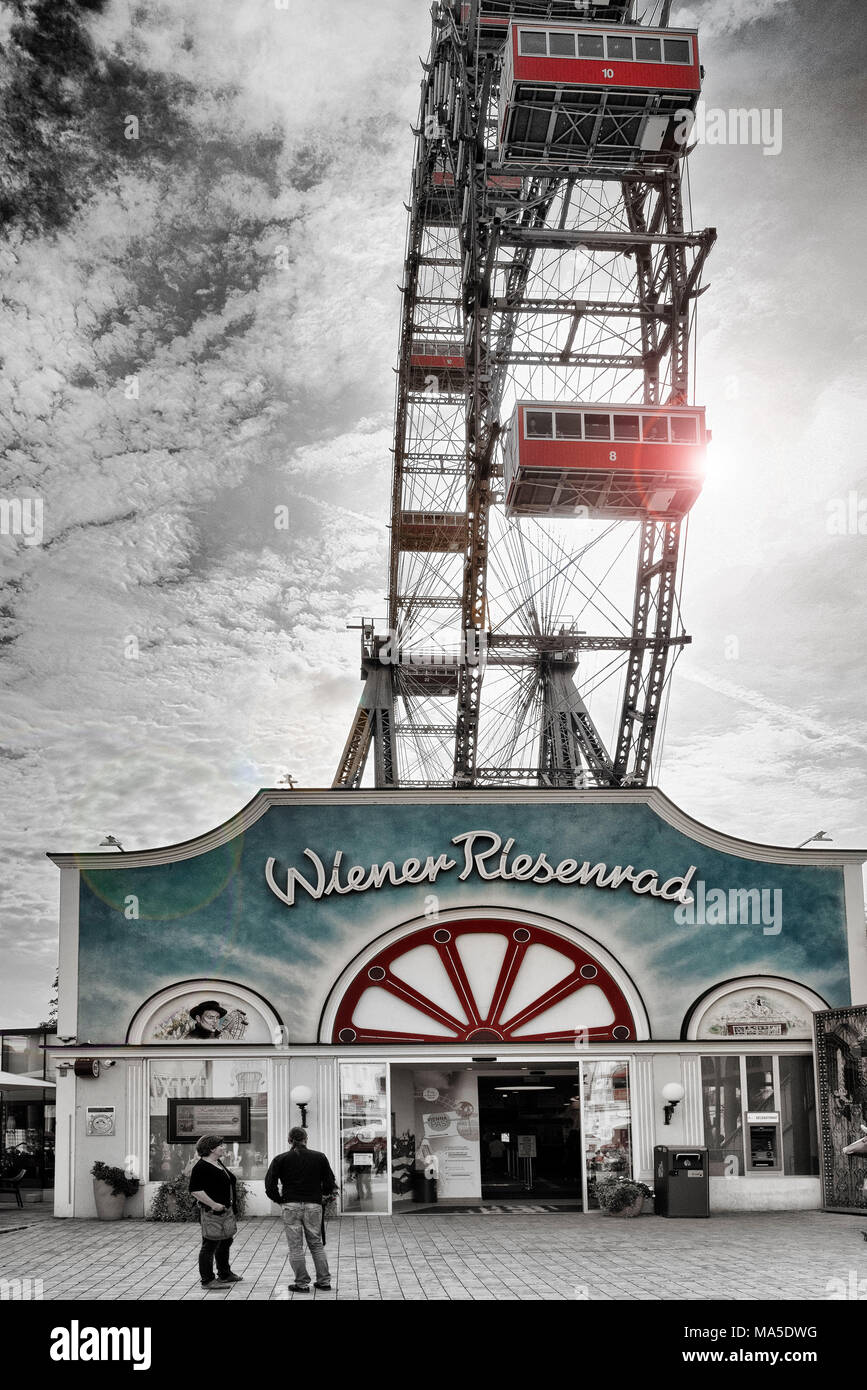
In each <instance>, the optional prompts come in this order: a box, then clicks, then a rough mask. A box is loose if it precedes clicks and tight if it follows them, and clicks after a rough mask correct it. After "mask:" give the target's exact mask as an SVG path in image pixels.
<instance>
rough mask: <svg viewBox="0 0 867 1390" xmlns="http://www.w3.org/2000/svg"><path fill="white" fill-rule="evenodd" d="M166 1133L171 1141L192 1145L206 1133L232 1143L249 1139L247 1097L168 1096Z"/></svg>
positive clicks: (172, 1142)
mask: <svg viewBox="0 0 867 1390" xmlns="http://www.w3.org/2000/svg"><path fill="white" fill-rule="evenodd" d="M167 1104H168V1133H167V1135H166V1138H167V1140H168V1142H169V1143H170V1144H195V1143H196V1141H197V1140H198V1139H201V1138H202V1136H203V1135H205V1134H214V1135H218V1136H219V1137H220V1138H221V1139H226V1140H228V1141H229V1142H232V1143H238V1144H249V1142H250V1097H249V1096H228V1097H226V1098H225V1099H222V1098H220V1097H217V1096H214V1097H212V1098H210V1099H208V1100H192V1099H182V1098H179V1097H175V1096H169V1098H168V1101H167Z"/></svg>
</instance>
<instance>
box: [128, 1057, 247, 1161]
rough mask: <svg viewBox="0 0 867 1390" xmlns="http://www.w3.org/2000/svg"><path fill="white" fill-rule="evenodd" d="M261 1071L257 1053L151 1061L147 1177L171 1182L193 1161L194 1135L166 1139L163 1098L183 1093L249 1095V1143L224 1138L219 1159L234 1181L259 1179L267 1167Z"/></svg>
mask: <svg viewBox="0 0 867 1390" xmlns="http://www.w3.org/2000/svg"><path fill="white" fill-rule="evenodd" d="M267 1075H268V1064H267V1062H266V1061H265V1059H264V1058H262V1057H244V1058H235V1059H234V1060H233V1059H231V1058H229V1057H226V1058H222V1057H221V1058H219V1059H216V1060H213V1061H199V1059H198V1058H197V1057H189V1058H184V1059H183V1060H180V1059H177V1058H166V1059H165V1060H163V1059H162V1058H160V1059H159V1060H157V1059H154V1060H153V1061H151V1063H150V1135H149V1156H148V1180H149V1181H150V1182H172V1181H173V1180H174V1179H175V1178H179V1177H181V1175H182V1174H183V1173H184V1172H186V1171H187V1170H188V1169H189V1168H190V1167H192V1164H193V1163H194V1162H195V1160H196V1145H195V1140H196V1138H198V1136H197V1135H191V1136H190V1139H191V1142H189V1143H183V1144H180V1143H177V1144H170V1143H169V1142H168V1138H167V1135H168V1101H169V1098H170V1097H184V1096H187V1097H194V1098H195V1097H200V1098H205V1099H206V1098H208V1097H209V1096H216V1097H223V1096H232V1097H235V1096H249V1098H250V1142H249V1144H238V1143H236V1142H235V1141H234V1140H227V1141H226V1154H225V1157H224V1158H223V1162H224V1163H225V1165H226V1167H227V1168H231V1170H232V1172H233V1173H234V1174H235V1177H236V1178H238V1179H239V1181H246V1180H247V1179H256V1180H258V1179H262V1178H264V1177H265V1173H266V1170H267V1168H268V1092H267V1081H266V1078H267Z"/></svg>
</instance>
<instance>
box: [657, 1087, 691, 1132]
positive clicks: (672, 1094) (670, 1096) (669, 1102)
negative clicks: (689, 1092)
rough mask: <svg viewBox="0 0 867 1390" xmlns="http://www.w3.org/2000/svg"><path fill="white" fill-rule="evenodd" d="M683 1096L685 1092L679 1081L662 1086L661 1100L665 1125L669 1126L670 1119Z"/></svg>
mask: <svg viewBox="0 0 867 1390" xmlns="http://www.w3.org/2000/svg"><path fill="white" fill-rule="evenodd" d="M685 1095H686V1091H685V1090H684V1089H683V1087H682V1086H681V1084H680V1082H679V1081H669V1083H668V1085H667V1086H663V1088H662V1099H663V1100H664V1101H665V1123H666V1124H667V1125H670V1124H671V1117H672V1115H673V1114H674V1112H675V1110H676V1109H677V1107H678V1106H679V1105H680V1102H681V1101H682V1100H683V1098H684V1096H685Z"/></svg>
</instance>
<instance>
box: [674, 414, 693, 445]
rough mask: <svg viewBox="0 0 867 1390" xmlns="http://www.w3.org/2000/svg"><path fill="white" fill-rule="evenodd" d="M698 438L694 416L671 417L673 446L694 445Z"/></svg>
mask: <svg viewBox="0 0 867 1390" xmlns="http://www.w3.org/2000/svg"><path fill="white" fill-rule="evenodd" d="M697 438H698V421H697V420H696V418H695V416H694V415H672V417H671V439H672V443H674V444H694V443H695V442H696V440H697Z"/></svg>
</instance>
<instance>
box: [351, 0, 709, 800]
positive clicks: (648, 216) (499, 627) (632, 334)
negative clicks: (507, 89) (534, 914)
mask: <svg viewBox="0 0 867 1390" xmlns="http://www.w3.org/2000/svg"><path fill="white" fill-rule="evenodd" d="M649 8H650V7H649ZM658 8H659V6H657V9H658ZM668 8H669V7H668V6H667V5H663V6H662V13H661V16H660V17H659V18H658V19H657V21H656V22H657V26H659V25H664V24H667V20H668V15H667V11H668ZM432 15H433V31H432V43H431V51H430V55H429V58H428V61H427V62H426V63H425V64H424V65H423V67H424V75H423V79H422V95H421V108H420V117H419V123H418V128H417V130H416V151H415V164H414V169H413V181H412V198H411V204H410V213H409V225H408V234H407V246H406V260H405V270H404V277H403V284H402V286H401V290H402V300H403V308H402V322H401V338H400V363H399V372H398V385H397V399H396V411H395V435H394V467H393V483H392V499H391V551H390V562H389V614H388V633H387V635H384V636H383V635H381V634H380V635H376V633H375V631H374V623H373V621H372V620H370V619H365V620H363V622H362V676H363V679H364V681H365V685H364V692H363V695H362V698H361V702H360V704H359V708H358V711H357V713H356V717H355V720H354V723H353V726H352V729H351V731H350V734H349V738H348V739H347V743H346V747H345V749H344V752H343V756H342V758H341V761H340V765H339V768H338V771H337V774H336V776H335V778H334V783H333V785H334V786H337V787H347V788H349V787H357V786H359V785H360V784H361V780H362V776H363V774H364V770H365V763H366V759H367V756H368V752H369V749H370V746H371V744H373V747H374V751H375V767H374V777H375V783H376V786H378V787H394V786H405V787H424V786H444V787H461V786H472V785H476V784H479V785H497V784H500V785H510V784H514V783H515V782H516V781H520V782H524V783H526V784H529V785H538V786H554V787H561V786H640V785H646V783H647V782H648V780H649V778H650V776H651V772H652V766H653V756H654V747H655V743H656V740H657V735H658V733H659V727H660V722H661V716H662V711H663V708H664V699H665V693H666V689H667V682H668V678H669V676H670V672H671V664H672V663H671V660H670V657H671V655H672V653H673V652H674V653H675V654H676V652H677V650H678V649H679V648H682V646H683V645H684V644H685V643H687V642H689V640H690V639H689V638H688V637H687V636H686V635H685V634H684V632H683V630H682V626H681V622H680V615H679V608H678V601H677V595H678V585H679V577H680V568H681V529H682V526H681V523H680V522H677V521H664V522H663V521H653V520H648V521H645V522H636V521H619V522H615V523H613V524H611V523H608V524H605V525H602V524H601V523H598V522H596V523H594V522H590V521H587V520H583V521H580V520H575V521H569V522H567V523H566V525H565V527H563V526H562V525H561V526H559V527H558V526H556V525H553V524H550V523H548V522H547V521H545V520H542V521H540V520H538V519H536V518H520V519H514V520H509V519H507V518H506V517H505V515H504V513H503V511H502V508H501V506H500V505H498V504H499V503H500V502H501V501H502V496H501V486H502V484H501V478H502V464H501V461H500V457H499V437H500V431H501V420H505V419H506V418H507V417H508V415H509V413H510V411H511V408H512V403H513V401H514V400H515V399H516V398H517V397H518V396H521V395H523V396H524V397H526V398H528V399H540V400H564V401H567V400H573V401H579V400H585V401H587V400H589V401H593V400H618V401H623V402H635V401H640V402H642V403H648V404H653V403H661V404H671V405H682V404H687V403H688V400H689V346H690V332H691V327H692V319H693V317H694V309H695V302H696V300H697V297H698V296H699V295H700V294H701V292H702V286H701V276H702V270H703V267H704V263H705V260H706V257H707V255H708V253H709V251H710V249H711V247H712V245H713V242H714V239H715V232H714V231H713V229H707V230H704V231H699V232H695V231H692V230H691V229H689V228H687V227H685V225H684V210H683V200H682V193H681V171H682V168H685V165H686V161H685V159H684V158H680V159H678V158H677V157H675V156H672V155H667V156H662V155H660V156H659V157H658V159H656V161H655V162H654V161H653V160H649V161H648V162H646V163H644V164H642V165H641V166H640V167H637V166H636V165H635V163H634V162H624V163H622V164H621V165H618V163H617V158H616V153H612V151H611V150H610V149H608V150H606V151H605V152H604V155H603V156H601V157H600V159H598V160H597V161H596V162H593V161H591V162H589V163H588V162H585V163H584V164H583V165H577V164H574V163H573V164H570V163H568V162H566V163H562V164H557V163H556V160H555V159H554V158H552V154H551V151H547V152H546V155H545V157H544V158H543V157H542V156H541V155H540V157H539V162H538V163H537V164H535V165H534V164H533V163H532V160H531V159H529V158H528V155H527V152H526V151H522V152H521V158H520V163H514V162H513V163H511V164H510V163H509V162H508V161H506V162H498V157H497V129H496V122H497V99H498V90H499V81H500V74H501V64H502V45H503V41H504V37H505V32H506V31H505V29H504V27H503V25H504V23H505V22H506V19H507V18H509V17H514V16H519V17H524V18H528V17H529V18H538V19H540V20H541V19H554V20H558V19H559V20H565V21H567V22H572V23H574V22H575V21H576V18H578V19H580V21H581V22H582V23H583V22H587V21H590V22H604V23H606V24H607V25H609V26H610V25H611V24H612V23H634V22H635V21H634V20H633V19H632V6H631V5H630V4H629V3H627V0H612V3H610V4H601V3H599V4H597V3H595V0H594V3H592V4H590V5H588V6H586V7H585V9H584V12H583V13H579V14H578V15H577V16H576V7H575V5H574V3H573V0H470V3H469V4H467V3H464V4H461V3H458V0H437V3H435V4H434V6H433V10H432ZM420 344H426V345H428V346H427V347H426V348H425V351H428V352H429V351H431V350H432V346H431V345H433V346H435V345H440V346H439V349H438V350H439V351H441V352H442V351H446V350H448V351H449V352H457V353H461V354H462V359H461V362H460V364H459V365H458V366H457V367H454V366H453V365H450V366H449V368H448V369H447V370H440V369H438V368H436V367H432V368H430V369H426V368H423V367H422V368H419V366H418V361H419V358H418V347H419V345H420ZM414 349H415V352H414ZM414 358H415V361H414V360H413V359H414ZM420 518H423V519H424V525H420V520H419V519H420ZM624 566H627V567H630V566H631V579H624V577H623V576H624V574H625V573H626V571H625V570H624ZM618 576H619V579H618ZM615 580H617V581H618V583H619V587H618V586H617V583H615ZM588 611H589V612H590V613H591V614H592V617H593V619H594V627H597V628H599V629H602V628H606V627H607V629H608V630H607V631H601V630H600V631H598V634H597V635H592V636H591V635H588V633H587V632H586V631H584V630H583V629H580V628H578V627H577V620H578V619H580V618H581V617H582V615H583V614H584V613H586V612H588ZM458 623H459V626H458ZM579 662H580V663H581V666H582V667H584V666H585V665H586V664H587V663H588V662H590V663H594V662H595V663H596V665H595V666H592V665H591V666H590V667H589V668H588V674H587V676H582V678H581V679H580V681H579ZM596 703H599V704H600V707H601V709H602V714H603V716H605V717H607V719H608V721H609V726H610V727H611V729H612V735H611V739H610V747H611V750H612V751H609V748H608V746H607V745H606V742H605V739H604V738H603V735H602V733H601V732H600V727H601V725H600V723H599V720H598V718H596V717H591V714H590V706H591V704H594V710H595V706H596ZM606 706H607V707H606Z"/></svg>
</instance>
